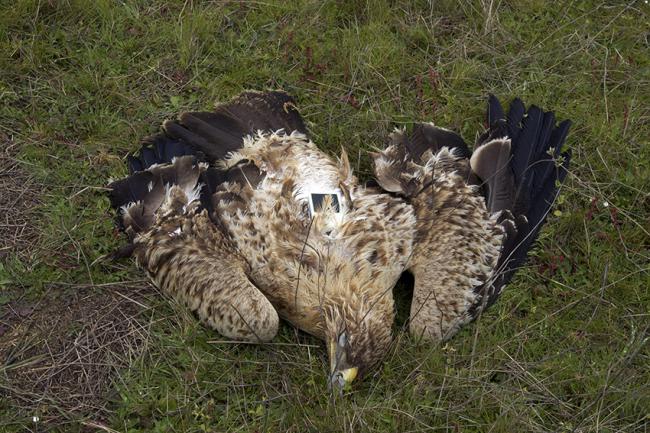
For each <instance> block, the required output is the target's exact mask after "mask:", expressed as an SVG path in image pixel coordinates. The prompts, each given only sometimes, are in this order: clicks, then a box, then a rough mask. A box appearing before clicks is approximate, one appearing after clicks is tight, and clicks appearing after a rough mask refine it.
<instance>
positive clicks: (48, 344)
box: [0, 285, 152, 427]
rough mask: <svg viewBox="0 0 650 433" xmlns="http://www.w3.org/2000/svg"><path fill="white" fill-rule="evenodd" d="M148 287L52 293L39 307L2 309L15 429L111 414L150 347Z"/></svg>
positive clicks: (2, 379) (2, 350)
mask: <svg viewBox="0 0 650 433" xmlns="http://www.w3.org/2000/svg"><path fill="white" fill-rule="evenodd" d="M151 293H152V291H151V289H150V288H149V286H147V285H143V286H141V287H124V286H123V285H114V286H102V287H100V288H97V287H94V288H93V287H78V286H76V287H67V288H64V287H61V286H52V287H49V288H48V289H47V293H46V294H45V295H44V296H43V297H41V298H40V299H39V301H38V302H37V303H35V304H30V303H27V302H25V301H15V302H12V303H9V304H6V305H4V306H1V307H0V400H2V399H4V398H7V399H8V401H10V402H11V403H10V404H11V406H12V407H13V408H14V409H16V414H17V415H18V418H19V419H16V422H24V421H27V422H29V420H31V419H32V418H33V417H34V416H36V417H38V418H39V421H38V422H39V423H40V424H41V425H43V426H47V427H53V426H56V425H60V424H64V423H67V422H71V421H79V420H81V419H83V420H84V422H83V423H84V424H85V425H87V426H91V425H94V426H96V425H98V424H95V423H101V422H102V421H103V420H104V418H105V417H106V415H107V413H108V412H107V411H108V406H109V404H110V403H109V402H110V401H111V400H112V399H113V398H114V396H112V395H111V391H112V390H113V389H114V386H113V385H114V384H115V382H116V381H120V380H121V376H120V372H121V371H124V369H125V368H128V367H129V366H131V365H132V364H133V362H134V360H135V359H136V358H137V357H138V356H140V354H141V353H142V352H143V351H144V350H145V349H146V347H147V345H148V342H149V321H148V320H147V318H146V317H145V316H146V315H145V314H143V313H144V312H145V311H147V310H148V309H149V307H147V304H149V303H150V301H149V300H148V299H147V295H148V294H149V295H151Z"/></svg>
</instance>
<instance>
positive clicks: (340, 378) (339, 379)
mask: <svg viewBox="0 0 650 433" xmlns="http://www.w3.org/2000/svg"><path fill="white" fill-rule="evenodd" d="M357 373H359V369H358V368H357V367H352V368H346V369H345V370H340V371H335V372H333V373H332V375H331V376H330V380H329V385H330V388H332V389H337V390H338V391H339V392H341V393H342V392H343V391H345V390H347V389H349V388H350V386H351V385H352V382H353V381H354V379H356V377H357Z"/></svg>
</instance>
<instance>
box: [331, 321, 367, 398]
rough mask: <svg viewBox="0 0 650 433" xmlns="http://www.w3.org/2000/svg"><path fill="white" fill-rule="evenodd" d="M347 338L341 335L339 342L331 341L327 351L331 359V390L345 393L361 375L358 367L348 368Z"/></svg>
mask: <svg viewBox="0 0 650 433" xmlns="http://www.w3.org/2000/svg"><path fill="white" fill-rule="evenodd" d="M346 344H347V338H346V335H345V334H341V335H340V336H339V338H338V341H336V340H331V341H329V342H328V344H327V351H328V355H329V358H330V377H329V383H328V385H329V388H330V389H337V390H338V391H339V392H341V393H342V392H343V391H344V390H346V389H349V388H350V385H351V384H352V382H353V381H354V379H356V377H357V375H358V374H359V369H358V368H357V367H347V366H346V364H347V362H346V356H345V345H346Z"/></svg>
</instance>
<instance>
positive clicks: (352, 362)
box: [110, 92, 568, 385]
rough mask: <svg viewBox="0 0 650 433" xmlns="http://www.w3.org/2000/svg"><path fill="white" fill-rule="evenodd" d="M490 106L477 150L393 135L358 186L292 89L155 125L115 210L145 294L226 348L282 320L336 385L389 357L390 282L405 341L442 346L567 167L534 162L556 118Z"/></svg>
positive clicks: (265, 335)
mask: <svg viewBox="0 0 650 433" xmlns="http://www.w3.org/2000/svg"><path fill="white" fill-rule="evenodd" d="M519 108H520V107H519V104H517V103H515V109H517V110H518V109H519ZM533 108H534V107H533ZM533 108H531V110H533ZM490 109H491V113H492V118H490V119H489V120H490V125H491V128H490V129H489V130H488V131H487V132H486V134H485V135H484V136H483V137H482V138H481V139H480V140H479V143H478V145H477V147H476V150H475V152H474V154H473V155H472V154H471V153H470V152H469V149H468V148H467V146H466V145H465V144H464V141H463V140H462V139H461V138H460V137H459V136H458V135H456V134H455V133H453V132H451V131H447V130H444V129H442V128H437V127H435V126H433V125H430V124H417V125H416V126H415V128H414V130H413V131H412V132H411V133H410V134H407V133H406V132H405V131H396V132H395V133H394V134H392V135H391V137H390V144H389V146H388V147H387V148H386V149H385V150H384V151H382V152H379V153H375V154H373V155H372V156H373V160H374V164H375V177H376V179H377V183H378V186H369V185H362V184H360V183H359V182H358V180H357V178H356V177H355V176H354V174H353V172H352V169H351V168H350V164H349V161H348V159H347V156H346V154H345V152H343V153H342V155H341V157H340V158H339V160H338V161H335V160H333V159H332V158H330V157H329V156H327V155H326V154H325V153H323V152H322V151H320V150H319V149H318V148H317V146H316V145H315V144H314V143H313V142H312V141H311V140H310V139H309V138H308V135H307V132H306V128H305V127H304V124H303V122H302V119H301V118H300V116H299V115H298V114H297V111H296V110H295V106H294V104H293V100H292V99H291V98H290V97H289V96H288V95H286V94H285V93H282V92H268V93H255V92H248V93H245V94H243V95H241V96H240V97H239V98H236V99H235V100H233V101H231V102H230V103H228V104H223V105H220V106H217V108H216V110H215V112H213V113H186V114H183V115H182V116H181V117H180V119H179V121H171V122H166V123H165V124H164V132H163V133H162V134H159V135H158V136H155V137H153V138H151V139H149V140H148V141H147V142H145V145H144V146H143V147H142V149H141V150H140V154H139V156H138V157H130V168H131V171H132V174H131V175H130V176H129V177H127V178H125V179H122V180H119V181H116V182H113V183H112V184H111V185H110V188H111V200H112V204H113V206H114V207H115V208H116V209H119V211H118V218H119V221H120V224H121V226H122V228H123V229H124V231H125V232H126V233H127V235H128V236H129V238H130V240H131V245H132V247H131V249H132V250H133V254H134V255H135V257H136V260H137V262H138V264H139V265H140V266H141V267H143V268H144V269H145V270H146V271H147V272H148V274H149V275H150V277H151V279H152V280H153V281H154V282H155V283H156V284H157V285H158V286H159V287H161V288H162V289H163V290H165V291H166V292H168V293H171V294H172V295H174V296H176V297H177V298H178V299H180V300H182V301H183V302H185V303H186V304H187V305H188V306H189V307H190V308H191V309H192V310H193V311H196V312H197V314H198V316H199V318H200V319H201V320H202V321H204V323H206V324H207V325H208V326H210V327H212V328H214V329H216V330H217V331H218V332H220V333H222V334H223V335H225V336H227V337H230V338H234V339H240V340H248V341H268V340H270V339H272V338H273V336H274V335H275V333H276V332H277V329H278V316H279V317H282V318H283V319H285V320H287V321H289V322H291V323H292V324H293V325H295V326H296V327H298V328H299V329H302V330H303V331H306V332H308V333H310V334H313V335H315V336H317V337H319V338H321V339H323V340H325V341H326V343H327V346H328V354H329V358H330V372H331V378H330V380H331V381H332V382H333V383H337V384H339V385H342V384H344V383H345V382H347V381H349V380H352V379H354V377H356V376H357V374H359V375H362V374H363V373H365V372H366V371H367V370H368V369H369V368H370V367H372V366H373V365H375V364H377V363H378V362H379V361H380V360H381V359H382V357H383V356H384V355H385V353H386V352H387V350H388V347H389V345H390V342H391V339H392V337H391V334H392V330H391V328H392V324H393V319H394V302H393V295H392V288H393V286H394V285H395V283H396V282H397V280H398V279H399V277H400V276H401V274H402V273H403V272H405V271H406V270H408V271H410V272H411V273H413V275H414V277H415V289H414V296H413V301H412V306H411V317H410V324H409V326H410V331H411V334H412V335H415V336H417V337H424V338H426V339H431V340H444V339H446V338H449V337H450V336H452V335H453V334H454V333H455V332H457V331H458V329H460V327H461V326H462V325H463V324H465V323H467V322H469V321H471V320H473V319H474V318H475V317H477V315H478V314H480V312H481V311H483V310H484V308H485V307H487V306H488V305H489V304H491V303H492V302H494V300H495V299H496V298H497V297H498V295H499V293H500V292H501V290H502V288H503V286H504V285H505V284H506V283H507V282H508V280H509V278H510V277H511V275H512V272H513V271H514V269H515V266H518V265H520V264H521V263H522V262H523V259H525V256H526V252H527V250H528V248H529V247H530V243H531V242H532V240H534V238H535V236H536V234H537V231H538V230H539V227H540V226H541V224H542V222H543V220H544V217H545V212H548V209H549V208H550V205H551V203H552V201H553V198H554V196H555V194H556V193H557V186H556V184H555V182H556V181H558V180H559V181H561V180H562V179H563V176H564V174H565V173H564V172H565V167H566V164H565V165H564V166H561V165H560V166H558V165H556V163H555V162H551V164H550V165H549V163H548V157H545V156H544V155H546V152H547V151H548V150H549V148H550V147H552V146H555V147H554V148H553V149H552V150H553V151H555V152H556V153H555V155H556V156H557V155H559V148H561V145H562V143H563V141H564V139H565V137H566V129H568V125H566V128H564V127H563V126H562V125H561V127H558V128H555V125H554V118H551V117H549V116H548V113H543V112H541V110H538V109H535V110H537V111H535V110H533V111H534V113H533V115H534V116H533V117H534V119H533V120H535V119H537V120H538V121H537V122H536V123H535V125H532V123H531V122H532V120H525V121H524V124H522V119H523V114H522V115H521V117H520V118H518V119H515V117H514V116H515V115H517V112H515V114H513V116H512V119H510V121H509V122H506V121H505V120H504V117H505V116H503V113H502V110H501V107H500V105H499V104H498V101H496V99H494V98H493V99H491V100H490ZM513 119H514V120H516V121H513ZM533 126H534V129H535V130H534V131H532V132H531V128H533ZM561 128H564V129H561ZM558 130H559V132H558ZM513 133H519V135H521V137H513V138H509V137H508V134H510V135H513ZM518 152H519V153H518ZM524 153H527V155H524ZM522 155H523V156H522ZM470 156H471V158H470ZM566 163H568V156H567V157H566ZM521 167H523V169H522V168H521ZM530 167H534V169H533V168H531V169H530V172H531V173H533V174H535V175H536V177H535V178H534V179H530V176H529V175H528V174H527V171H526V170H528V169H529V168H530ZM553 168H555V170H554V169H553ZM551 181H552V182H551ZM540 211H541V212H540ZM544 211H545V212H544ZM522 246H523V248H522Z"/></svg>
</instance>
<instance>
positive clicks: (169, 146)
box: [109, 91, 307, 230]
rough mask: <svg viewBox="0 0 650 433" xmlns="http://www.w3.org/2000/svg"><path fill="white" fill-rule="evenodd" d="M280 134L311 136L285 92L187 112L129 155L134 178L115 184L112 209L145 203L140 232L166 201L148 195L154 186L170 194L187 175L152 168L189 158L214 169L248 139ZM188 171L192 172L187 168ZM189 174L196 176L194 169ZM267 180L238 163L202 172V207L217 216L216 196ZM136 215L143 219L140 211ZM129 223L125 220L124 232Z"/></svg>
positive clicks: (250, 95) (249, 95)
mask: <svg viewBox="0 0 650 433" xmlns="http://www.w3.org/2000/svg"><path fill="white" fill-rule="evenodd" d="M280 129H284V130H285V132H287V133H291V132H293V131H299V132H301V133H305V134H306V133H307V128H306V127H305V124H304V122H303V120H302V118H301V116H300V114H299V113H298V110H297V109H296V106H295V102H294V100H293V98H292V97H290V96H289V95H288V94H286V93H285V92H282V91H274V92H266V93H259V92H245V93H243V94H241V95H240V96H238V97H237V98H235V99H233V100H232V101H231V102H228V103H225V104H220V105H217V106H216V108H215V111H214V112H191V113H183V114H181V115H180V117H179V120H168V121H166V122H164V124H163V132H161V133H159V134H156V135H154V136H152V137H149V138H148V139H146V140H144V142H143V145H142V147H141V148H140V150H139V151H138V153H137V155H129V156H128V158H127V163H128V167H129V172H130V173H131V176H129V177H127V178H126V179H122V180H120V181H117V182H113V183H112V184H111V185H109V187H110V188H111V192H110V197H111V205H112V206H113V207H114V208H116V209H118V208H120V207H122V206H124V205H127V204H129V203H132V202H140V201H145V202H146V204H147V206H148V207H147V206H145V205H144V204H141V205H138V206H140V207H139V208H138V209H139V212H140V213H141V217H139V218H137V219H135V220H134V223H133V224H134V229H136V228H137V229H138V230H143V229H145V228H146V227H148V226H149V225H150V224H151V215H150V214H151V212H150V209H149V207H151V206H152V205H153V204H155V203H158V198H159V197H160V195H156V196H155V197H156V200H155V201H152V197H154V196H153V195H152V192H151V191H149V190H148V187H149V185H150V184H152V182H153V185H154V186H156V187H158V186H160V187H163V189H164V186H165V185H174V184H178V183H179V182H181V181H182V180H181V179H179V176H182V175H183V172H182V170H181V171H179V170H175V171H174V170H154V172H155V175H154V174H152V172H150V171H147V170H148V169H150V168H151V167H152V166H158V165H163V166H165V165H169V164H172V162H173V161H174V160H175V158H179V157H183V156H186V155H192V157H193V158H191V159H189V160H187V161H188V162H189V161H191V164H195V163H197V162H200V161H204V162H207V163H210V164H211V163H214V162H216V161H217V160H220V159H223V158H224V157H226V156H227V154H228V153H229V152H232V151H236V150H238V149H240V148H241V147H242V145H243V142H244V137H246V136H248V135H251V134H254V133H256V132H257V131H258V130H261V131H277V130H280ZM184 167H186V168H188V167H187V163H184ZM189 173H193V171H192V170H189ZM154 176H158V177H156V178H154ZM262 179H263V173H261V172H260V170H259V169H258V168H257V167H256V166H255V165H254V164H253V163H252V162H247V163H245V164H237V165H236V166H235V167H232V168H229V169H227V170H222V169H220V168H216V167H209V168H207V169H206V170H201V172H200V174H199V178H198V183H199V184H201V185H203V186H202V188H201V195H200V200H201V206H202V207H203V208H206V209H208V211H209V212H210V214H211V213H212V210H213V204H214V201H213V199H212V196H213V194H214V193H215V192H216V191H217V190H218V189H219V185H221V184H223V183H224V182H230V183H242V184H244V183H246V184H250V185H253V186H256V185H257V184H258V183H259V182H260V181H261V180H262ZM161 201H162V199H161ZM158 205H160V203H158ZM154 211H155V209H154ZM132 213H133V215H136V214H137V212H136V210H135V208H134V209H133V212H132ZM123 222H124V221H123V219H122V220H120V225H121V226H122V227H123ZM136 226H137V227H136Z"/></svg>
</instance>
